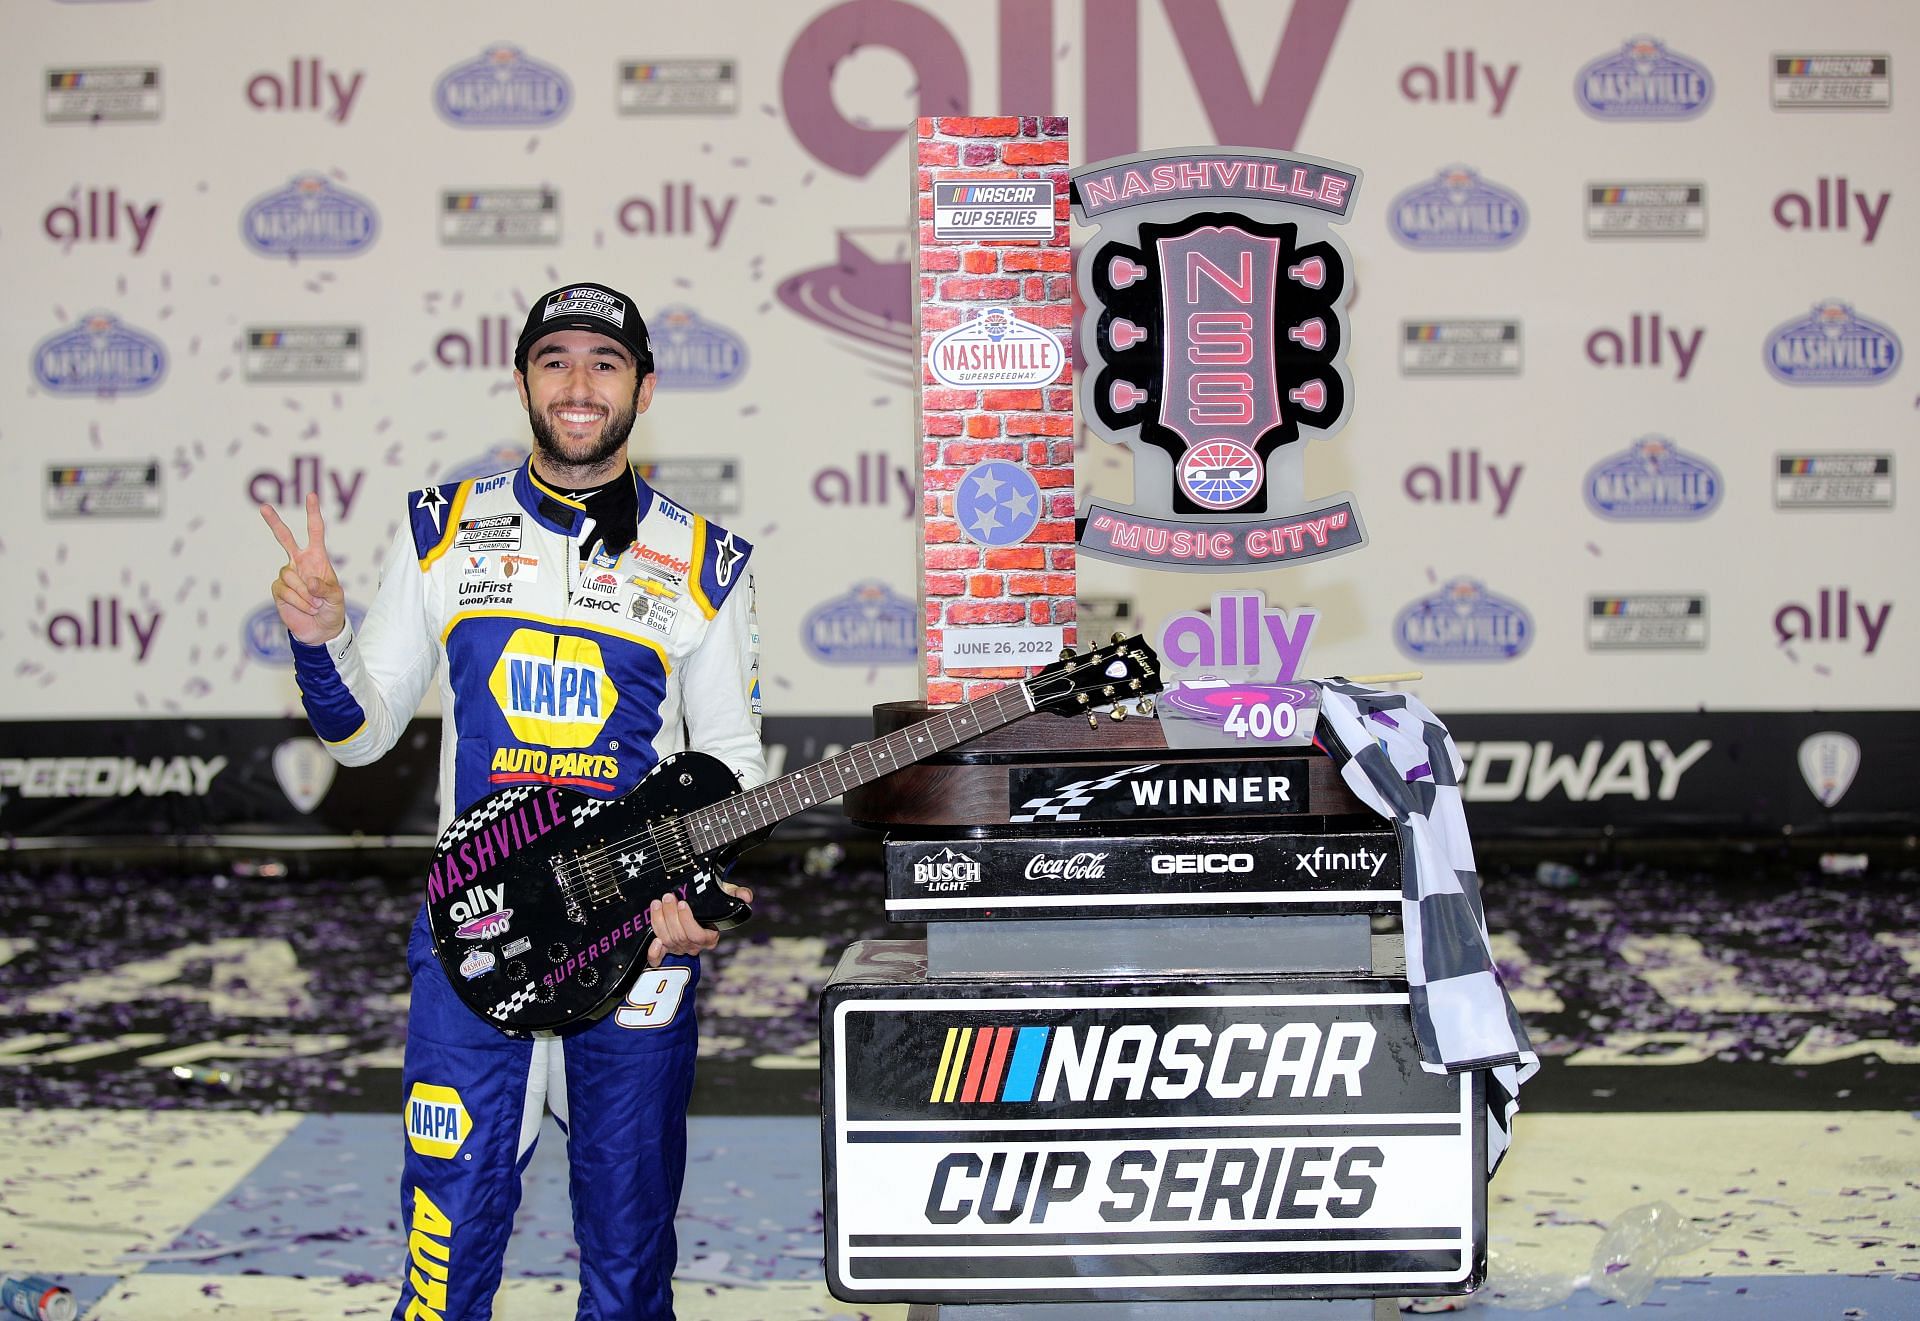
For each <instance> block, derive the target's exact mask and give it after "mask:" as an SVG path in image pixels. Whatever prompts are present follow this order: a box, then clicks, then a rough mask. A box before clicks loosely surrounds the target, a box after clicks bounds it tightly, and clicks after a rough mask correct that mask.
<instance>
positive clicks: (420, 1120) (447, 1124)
mask: <svg viewBox="0 0 1920 1321" xmlns="http://www.w3.org/2000/svg"><path fill="white" fill-rule="evenodd" d="M472 1131H473V1117H472V1116H471V1115H469V1114H468V1113H467V1107H466V1105H465V1104H464V1103H462V1101H461V1100H460V1093H459V1092H456V1091H455V1090H454V1089H453V1088H451V1087H438V1086H435V1085H434V1084H433V1083H427V1082H416V1083H415V1084H414V1085H413V1092H412V1093H411V1094H410V1095H409V1096H408V1097H407V1145H408V1146H410V1147H412V1148H413V1149H414V1150H415V1151H417V1152H419V1153H420V1154H421V1155H422V1156H438V1157H439V1158H440V1159H441V1160H452V1159H453V1158H454V1157H455V1156H457V1155H459V1154H460V1148H461V1146H462V1144H464V1143H465V1142H466V1140H467V1134H469V1133H471V1132H472Z"/></svg>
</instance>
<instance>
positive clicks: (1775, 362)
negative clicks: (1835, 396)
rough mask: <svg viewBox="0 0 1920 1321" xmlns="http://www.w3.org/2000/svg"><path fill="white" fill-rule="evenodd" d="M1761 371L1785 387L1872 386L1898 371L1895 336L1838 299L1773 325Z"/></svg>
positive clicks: (1897, 338) (1897, 349)
mask: <svg viewBox="0 0 1920 1321" xmlns="http://www.w3.org/2000/svg"><path fill="white" fill-rule="evenodd" d="M1766 354H1767V370H1768V371H1770V372H1772V373H1773V374H1774V376H1775V377H1777V378H1778V379H1780V380H1782V381H1785V382H1786V383H1787V384H1788V385H1876V384H1878V383H1879V382H1881V381H1884V380H1885V379H1886V378H1887V377H1889V376H1891V375H1893V373H1894V371H1895V369H1897V368H1898V367H1899V366H1900V337H1899V336H1897V335H1895V334H1894V333H1893V331H1891V330H1889V329H1888V328H1887V327H1885V326H1883V325H1881V324H1880V323H1879V322H1878V321H1869V320H1868V319H1867V318H1866V317H1863V316H1861V315H1860V314H1859V313H1857V312H1855V311H1854V310H1853V308H1852V306H1851V305H1850V304H1847V303H1843V302H1841V301H1840V300H1839V299H1837V298H1834V299H1828V300H1827V301H1826V302H1824V303H1816V304H1814V307H1813V312H1812V313H1811V315H1808V316H1804V317H1799V318H1797V319H1795V320H1793V321H1789V322H1786V323H1785V324H1784V325H1779V326H1775V327H1774V328H1773V332H1772V333H1771V334H1769V335H1768V336H1767V345H1766Z"/></svg>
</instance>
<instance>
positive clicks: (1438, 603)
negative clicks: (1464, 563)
mask: <svg viewBox="0 0 1920 1321" xmlns="http://www.w3.org/2000/svg"><path fill="white" fill-rule="evenodd" d="M1393 634H1394V641H1396V642H1397V643H1398V644H1399V646H1400V650H1401V651H1404V652H1405V653H1406V654H1407V655H1409V656H1412V657H1414V658H1415V659H1418V660H1432V661H1504V660H1512V659H1513V658H1514V657H1516V656H1518V655H1519V654H1520V653H1521V652H1523V651H1525V650H1526V649H1527V648H1528V647H1529V646H1530V645H1532V643H1533V617H1532V616H1531V615H1529V614H1528V613H1527V611H1526V608H1525V607H1524V606H1522V605H1520V604H1519V603H1518V602H1515V601H1509V600H1507V599H1506V598H1505V597H1504V596H1496V595H1495V594H1494V593H1492V592H1490V591H1488V590H1487V589H1486V586H1485V585H1484V584H1483V583H1481V582H1480V581H1479V580H1478V579H1475V578H1465V577H1462V578H1455V579H1453V580H1451V581H1450V582H1448V583H1447V584H1446V585H1445V586H1444V587H1442V588H1441V589H1440V590H1439V591H1437V592H1435V593H1433V594H1432V595H1431V596H1423V597H1421V598H1420V599H1419V600H1417V601H1414V602H1413V603H1412V604H1411V605H1409V606H1407V607H1406V608H1405V609H1404V610H1402V611H1401V612H1400V613H1399V615H1398V616H1396V617H1395V619H1394V621H1393Z"/></svg>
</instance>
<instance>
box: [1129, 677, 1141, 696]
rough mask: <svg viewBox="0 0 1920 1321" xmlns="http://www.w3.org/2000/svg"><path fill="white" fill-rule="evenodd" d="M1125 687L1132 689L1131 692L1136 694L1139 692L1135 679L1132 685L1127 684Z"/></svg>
mask: <svg viewBox="0 0 1920 1321" xmlns="http://www.w3.org/2000/svg"><path fill="white" fill-rule="evenodd" d="M1127 687H1129V688H1131V689H1133V691H1134V692H1136V693H1137V692H1139V691H1140V681H1139V680H1138V679H1135V680H1134V681H1133V682H1132V683H1130V684H1128V685H1127Z"/></svg>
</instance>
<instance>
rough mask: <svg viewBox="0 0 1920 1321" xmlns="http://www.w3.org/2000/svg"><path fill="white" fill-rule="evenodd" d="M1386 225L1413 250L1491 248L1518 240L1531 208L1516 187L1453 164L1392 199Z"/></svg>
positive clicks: (1523, 231) (1508, 244)
mask: <svg viewBox="0 0 1920 1321" xmlns="http://www.w3.org/2000/svg"><path fill="white" fill-rule="evenodd" d="M1387 223H1388V225H1389V226H1390V227H1391V228H1392V230H1393V236H1394V237H1395V238H1397V239H1399V240H1400V241H1401V242H1402V243H1404V244H1406V245H1407V246H1408V247H1410V248H1431V249H1447V248H1454V249H1464V250H1469V251H1491V250H1493V249H1496V248H1510V247H1512V246H1513V245H1514V244H1515V243H1518V242H1519V241H1520V236H1521V235H1522V234H1524V233H1526V230H1527V206H1526V203H1524V202H1522V201H1521V200H1520V195H1519V194H1518V193H1515V192H1514V191H1513V190H1512V189H1510V188H1503V187H1501V186H1500V185H1499V184H1497V183H1490V182H1488V181H1487V180H1485V179H1482V178H1481V177H1480V175H1479V173H1478V172H1477V171H1475V170H1473V169H1470V168H1468V167H1467V166H1465V165H1450V166H1448V167H1447V168H1446V169H1444V170H1442V171H1440V173H1439V174H1437V175H1435V176H1434V177H1433V178H1432V179H1430V180H1428V181H1427V182H1426V183H1422V184H1415V185H1414V186H1413V187H1412V188H1409V189H1407V191H1406V192H1404V193H1402V194H1400V196H1398V197H1396V198H1394V199H1393V206H1392V207H1391V208H1390V209H1389V210H1388V213H1387Z"/></svg>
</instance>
